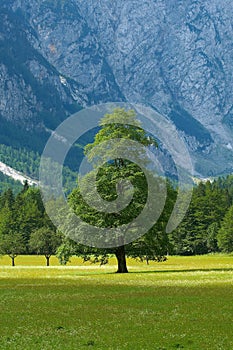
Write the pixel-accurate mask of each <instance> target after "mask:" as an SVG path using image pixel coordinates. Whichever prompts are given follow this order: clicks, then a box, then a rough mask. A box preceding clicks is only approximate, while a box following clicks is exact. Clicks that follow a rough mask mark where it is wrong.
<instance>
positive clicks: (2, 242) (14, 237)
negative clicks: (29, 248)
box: [0, 233, 26, 266]
mask: <svg viewBox="0 0 233 350" xmlns="http://www.w3.org/2000/svg"><path fill="white" fill-rule="evenodd" d="M25 250H26V247H25V242H24V239H23V237H22V236H21V235H20V234H19V233H8V234H3V235H2V236H1V237H0V253H1V254H3V255H8V256H9V257H10V258H11V262H12V266H15V258H16V257H17V256H18V255H20V254H22V253H24V252H25Z"/></svg>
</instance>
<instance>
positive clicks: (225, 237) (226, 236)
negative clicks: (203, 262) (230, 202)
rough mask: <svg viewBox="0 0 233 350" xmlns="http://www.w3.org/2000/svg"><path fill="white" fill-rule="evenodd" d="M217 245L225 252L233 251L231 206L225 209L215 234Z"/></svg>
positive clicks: (232, 212) (232, 210) (232, 208)
mask: <svg viewBox="0 0 233 350" xmlns="http://www.w3.org/2000/svg"><path fill="white" fill-rule="evenodd" d="M217 239H218V246H219V248H220V249H221V250H222V251H223V252H225V253H231V252H233V206H231V207H230V208H229V210H228V211H227V213H226V215H225V217H224V219H223V222H222V225H221V228H220V230H219V231H218V235H217Z"/></svg>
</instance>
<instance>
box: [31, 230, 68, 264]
mask: <svg viewBox="0 0 233 350" xmlns="http://www.w3.org/2000/svg"><path fill="white" fill-rule="evenodd" d="M61 242H62V237H61V234H60V233H59V232H55V231H53V230H51V229H50V228H47V227H42V228H40V229H38V230H36V231H34V232H33V233H32V234H31V238H30V241H29V247H30V250H31V252H36V253H37V254H42V255H44V256H45V258H46V265H47V266H49V261H50V257H51V255H53V254H56V250H57V248H58V247H59V245H60V244H61Z"/></svg>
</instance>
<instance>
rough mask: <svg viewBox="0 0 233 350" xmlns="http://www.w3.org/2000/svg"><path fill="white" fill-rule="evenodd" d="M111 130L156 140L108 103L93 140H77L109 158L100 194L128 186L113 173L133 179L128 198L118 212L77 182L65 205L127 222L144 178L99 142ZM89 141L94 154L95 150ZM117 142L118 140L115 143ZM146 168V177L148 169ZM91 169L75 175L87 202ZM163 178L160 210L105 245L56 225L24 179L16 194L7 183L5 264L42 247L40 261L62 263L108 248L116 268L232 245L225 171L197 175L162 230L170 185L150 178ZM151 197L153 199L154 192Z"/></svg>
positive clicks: (2, 202) (2, 224)
mask: <svg viewBox="0 0 233 350" xmlns="http://www.w3.org/2000/svg"><path fill="white" fill-rule="evenodd" d="M132 125H134V126H132ZM116 138H118V139H119V138H122V139H124V140H125V139H126V140H135V141H137V142H139V143H140V144H143V145H144V146H151V145H154V146H156V141H155V140H154V139H152V138H151V137H149V136H148V135H146V134H145V132H144V131H143V130H142V129H141V127H140V124H139V123H138V122H137V121H136V119H135V113H134V112H133V111H125V110H123V109H116V110H114V111H113V113H112V114H108V115H106V116H105V117H104V118H103V119H102V121H101V125H100V130H99V131H98V133H97V134H96V136H95V139H94V142H93V143H92V144H89V145H87V146H86V147H85V153H86V155H87V157H88V158H89V159H91V160H93V159H94V158H96V157H97V165H98V159H99V158H98V157H100V156H101V152H102V153H103V154H106V152H107V153H109V154H108V155H109V159H114V161H108V162H106V163H105V164H104V165H101V167H100V169H99V171H98V176H97V177H96V187H97V188H98V191H99V194H100V195H101V197H102V198H103V199H104V200H106V201H109V202H112V201H114V200H116V198H117V197H118V196H121V194H122V193H125V192H127V191H129V190H130V188H129V184H128V183H127V182H119V179H122V178H123V179H128V180H130V182H131V184H132V185H133V187H134V194H133V197H132V200H131V202H130V203H129V205H127V206H126V208H125V209H123V210H121V211H119V212H111V213H106V212H102V211H98V210H96V209H94V208H91V207H90V205H88V203H87V202H86V201H85V200H84V198H83V196H82V193H81V191H80V186H78V187H77V188H76V189H75V190H73V191H72V192H71V194H70V196H69V203H70V206H71V207H72V209H73V211H74V212H76V213H77V215H78V216H79V217H81V218H82V219H83V221H85V222H87V223H89V224H91V225H94V226H97V227H100V228H102V227H108V228H111V229H113V230H117V227H118V226H119V225H123V224H125V223H128V222H131V221H132V219H133V218H134V217H136V216H137V215H138V214H139V213H140V212H141V211H142V210H143V208H144V206H145V203H146V201H147V196H148V194H147V190H148V184H147V180H146V177H145V174H144V173H143V171H142V169H141V168H140V167H139V166H138V165H137V164H134V163H133V162H131V161H128V160H126V159H125V158H123V157H122V158H121V157H119V158H117V159H115V158H114V157H111V155H112V154H113V153H112V152H113V149H112V147H109V148H107V147H106V143H104V142H107V141H109V140H111V139H116ZM101 145H102V146H101ZM96 146H98V154H96V153H95V152H96V148H97V147H96ZM101 147H102V148H101ZM117 147H118V148H119V147H120V143H119V145H118V146H117ZM130 151H131V152H132V151H133V153H134V154H136V156H137V157H138V158H140V159H142V160H143V163H144V164H143V165H145V166H146V163H145V162H144V159H146V155H145V154H144V153H143V151H142V150H140V152H139V151H138V150H137V149H134V145H132V144H130ZM151 176H152V177H153V174H151ZM92 177H93V173H92V172H91V173H89V174H87V175H86V176H84V178H83V179H82V180H81V181H82V185H83V186H84V188H85V186H86V187H87V188H88V191H87V194H88V196H89V199H90V202H91V201H92V199H93V198H94V196H95V192H94V188H89V187H88V184H89V181H90V179H91V178H92ZM165 182H166V187H167V193H168V195H167V199H166V203H165V206H164V210H163V212H162V214H161V215H160V217H159V219H158V221H157V222H156V224H155V225H154V226H153V227H152V228H151V229H150V230H149V231H148V232H147V233H146V234H145V235H144V236H142V237H140V238H139V239H137V240H135V241H133V242H132V243H130V244H124V235H122V234H120V235H119V241H120V242H122V244H121V245H120V246H118V247H116V248H108V249H107V248H106V249H97V248H90V247H87V246H84V245H81V244H78V243H75V242H74V241H72V240H70V239H68V238H67V237H65V236H64V235H62V233H60V232H57V230H56V228H55V227H54V226H53V224H52V223H51V221H50V220H49V218H48V216H47V214H46V212H45V210H44V206H43V203H42V200H41V197H40V192H39V190H38V189H35V188H29V187H28V185H27V183H26V184H25V186H24V188H23V190H22V191H21V192H20V193H19V194H18V195H16V196H14V195H13V193H12V191H11V190H7V191H6V192H4V193H3V194H1V196H0V252H1V253H2V254H8V255H9V256H10V257H11V259H12V265H14V259H15V257H16V256H17V255H18V254H29V253H30V254H44V255H45V257H46V261H47V265H49V259H50V256H51V255H52V254H55V253H56V254H57V256H58V258H59V260H60V262H61V263H62V264H66V263H67V262H68V261H69V258H70V256H71V255H78V256H82V257H83V259H84V261H87V260H91V261H93V262H100V263H101V264H105V263H107V261H108V258H109V256H110V255H112V254H115V256H116V258H117V262H118V270H117V272H120V273H123V272H127V265H126V256H128V257H133V258H136V259H140V260H146V261H147V262H148V261H149V260H155V261H162V260H164V259H166V256H167V254H181V255H194V254H204V253H208V252H218V251H223V252H231V251H233V217H232V215H233V206H232V204H233V176H228V177H227V178H225V179H222V178H220V179H218V180H216V181H214V182H213V183H210V182H207V183H200V184H199V185H198V186H197V187H196V188H195V189H194V191H193V197H192V201H191V204H190V207H189V209H188V211H187V214H186V216H185V218H184V220H183V221H182V223H181V224H180V225H179V227H178V228H177V229H176V230H174V231H173V232H172V233H171V234H169V235H168V234H167V233H166V225H167V222H168V219H169V217H170V214H171V212H172V209H173V206H174V203H175V200H176V196H177V191H176V188H175V186H172V184H171V183H170V182H169V181H165V180H164V179H157V185H158V186H160V185H164V184H165ZM80 184H81V183H80ZM80 184H79V185H80ZM154 191H155V197H156V196H158V193H156V189H154ZM184 195H185V194H184ZM157 200H160V199H159V198H158V197H157ZM150 215H151V213H150ZM145 220H146V218H145ZM64 221H65V219H64ZM132 222H133V221H132ZM134 229H136V227H132V225H131V230H134ZM76 232H77V234H78V235H79V234H80V235H81V236H82V234H83V232H84V234H87V232H85V225H82V224H80V226H79V227H77V228H76Z"/></svg>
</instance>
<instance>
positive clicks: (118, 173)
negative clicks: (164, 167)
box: [59, 108, 168, 273]
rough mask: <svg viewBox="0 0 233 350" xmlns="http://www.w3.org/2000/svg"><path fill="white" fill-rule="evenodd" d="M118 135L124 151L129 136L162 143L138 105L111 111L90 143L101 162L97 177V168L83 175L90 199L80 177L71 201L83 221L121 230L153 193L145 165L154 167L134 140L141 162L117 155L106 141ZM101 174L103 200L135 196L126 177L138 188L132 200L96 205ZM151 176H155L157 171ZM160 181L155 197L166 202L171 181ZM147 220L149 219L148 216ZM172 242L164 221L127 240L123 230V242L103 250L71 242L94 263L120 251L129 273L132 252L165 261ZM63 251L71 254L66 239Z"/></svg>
mask: <svg viewBox="0 0 233 350" xmlns="http://www.w3.org/2000/svg"><path fill="white" fill-rule="evenodd" d="M113 139H117V140H118V141H117V146H116V147H118V150H119V149H120V147H121V143H124V140H133V141H136V142H137V143H139V144H140V145H143V146H145V147H149V146H152V145H154V146H157V143H156V141H155V140H154V139H153V138H152V137H150V135H148V134H146V133H145V131H144V130H143V129H142V128H141V124H140V122H139V121H138V120H137V119H136V114H135V112H134V111H133V110H129V111H126V110H125V109H122V108H117V109H115V110H114V111H113V113H111V114H106V115H105V116H104V117H103V118H102V120H101V122H100V130H99V131H98V132H97V134H96V135H95V138H94V142H93V143H91V144H88V145H87V146H86V147H85V154H86V156H87V158H88V159H89V160H90V161H93V160H95V162H96V163H95V164H96V166H97V167H98V166H99V170H98V173H97V176H96V173H95V170H93V171H91V172H89V173H88V174H86V175H85V176H84V177H83V178H82V179H81V180H80V182H82V188H84V189H85V188H88V190H87V191H86V193H85V194H86V197H85V199H84V198H83V193H82V192H81V191H80V182H79V184H78V187H77V188H76V189H75V190H73V192H72V193H71V195H70V196H69V203H70V205H71V206H72V208H73V210H74V211H75V213H76V214H77V215H78V216H79V217H80V218H81V219H82V220H83V221H85V222H87V223H89V224H91V225H93V226H97V227H107V228H111V229H115V230H116V232H120V230H119V227H121V225H124V224H127V223H130V222H131V221H133V219H134V218H135V217H137V216H138V215H139V214H140V213H141V212H142V210H143V208H144V206H145V203H146V201H147V196H148V183H147V179H146V176H145V174H144V172H143V170H142V167H141V164H143V166H145V167H148V168H149V162H148V160H147V159H148V157H147V153H146V150H145V149H142V148H140V149H137V147H134V144H130V143H129V144H130V146H129V152H132V153H133V154H134V158H136V159H137V160H138V161H139V164H140V166H139V165H138V164H136V163H135V162H132V161H130V160H127V159H125V158H124V157H121V155H119V156H118V157H117V158H116V157H115V149H114V147H108V146H106V142H108V141H111V140H113ZM96 149H97V150H96ZM102 156H105V158H108V159H109V161H107V162H105V163H104V164H102V163H101V162H102V158H103V157H102ZM100 164H101V166H100ZM95 176H96V178H95V181H96V182H95V184H96V188H97V189H98V193H99V194H100V196H101V197H102V199H104V200H105V201H108V202H109V203H111V202H113V201H114V200H116V199H117V198H118V197H119V196H121V195H122V194H125V195H126V196H127V194H128V195H129V196H130V190H131V189H130V186H129V183H127V182H121V179H127V180H129V181H130V183H131V185H132V186H133V190H134V192H133V197H132V200H131V201H130V203H129V204H128V205H127V206H126V207H125V208H122V209H121V210H116V211H115V212H114V211H113V212H105V211H104V210H103V211H101V210H98V209H96V208H93V207H91V205H90V203H91V202H92V201H93V199H94V198H95V189H94V188H90V186H89V183H90V181H91V180H92V179H93V177H95ZM150 176H151V177H154V175H153V173H152V172H151V173H150ZM156 183H157V185H156V186H157V188H156V186H155V187H154V189H153V190H154V198H156V196H157V200H158V201H160V197H159V196H160V193H159V190H158V187H159V186H162V185H163V186H165V180H163V179H157V182H156ZM87 202H88V203H87ZM116 209H118V208H116ZM149 215H155V213H154V212H150V213H149V214H148V216H149ZM146 220H147V218H146V217H145V221H146ZM132 225H133V224H132ZM162 227H163V228H162ZM131 229H132V230H133V229H134V230H137V227H133V228H132V227H131ZM77 231H79V233H80V235H82V234H83V235H84V236H85V235H88V232H85V225H82V224H80V225H79V227H77V228H76V232H77ZM69 244H70V242H69ZM167 244H168V241H167V236H166V234H165V225H162V224H161V227H160V230H158V227H156V225H154V226H153V227H152V228H150V230H149V231H148V232H147V233H146V234H145V235H144V236H143V237H141V238H140V239H138V240H136V241H134V242H132V243H130V244H127V245H126V244H125V241H124V234H121V232H120V233H119V238H118V246H117V247H116V248H111V249H97V248H88V247H85V246H83V245H80V244H78V245H77V244H76V245H75V246H74V245H72V244H70V245H71V246H72V252H75V253H76V254H78V255H82V256H83V257H84V260H88V259H90V258H91V257H92V258H93V257H94V258H93V259H94V262H97V261H100V262H101V263H105V262H106V261H107V259H108V254H115V256H116V258H117V264H118V269H117V272H118V273H125V272H128V270H127V264H126V255H129V256H132V257H139V258H141V259H147V260H151V259H152V260H162V259H163V258H164V254H165V252H166V250H167ZM62 251H64V252H65V256H66V258H67V249H66V247H65V246H64V244H63V249H61V250H60V254H59V255H60V258H61V259H60V260H61V261H62Z"/></svg>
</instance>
